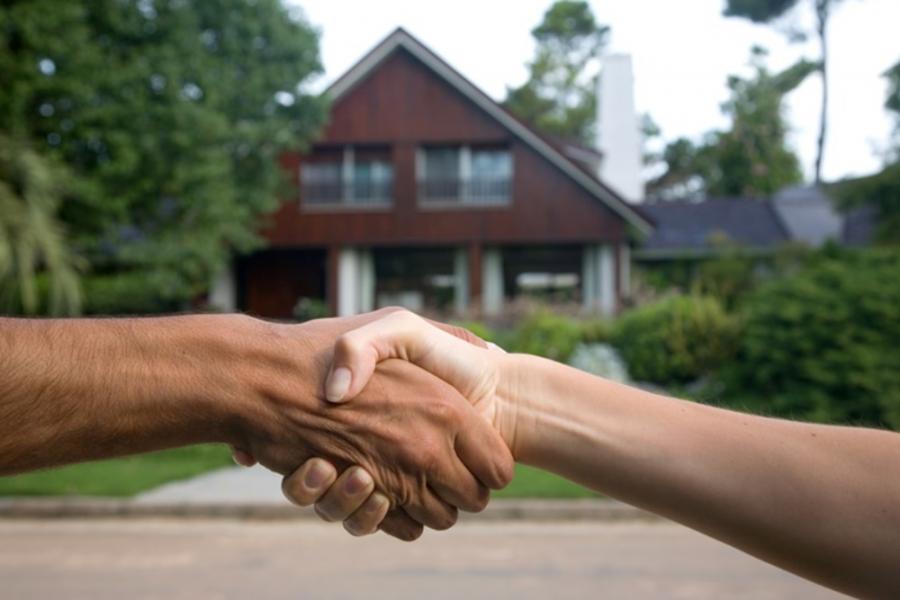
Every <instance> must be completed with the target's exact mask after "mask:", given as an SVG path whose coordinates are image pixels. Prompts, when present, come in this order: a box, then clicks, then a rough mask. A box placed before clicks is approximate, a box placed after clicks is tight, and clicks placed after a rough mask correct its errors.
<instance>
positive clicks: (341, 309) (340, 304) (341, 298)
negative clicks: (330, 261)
mask: <svg viewBox="0 0 900 600" xmlns="http://www.w3.org/2000/svg"><path fill="white" fill-rule="evenodd" d="M374 305H375V261H374V260H373V258H372V251H371V250H369V249H368V248H353V247H344V248H341V249H340V250H339V251H338V259H337V316H339V317H346V316H350V315H356V314H359V313H361V312H368V311H370V310H372V308H373V307H374Z"/></svg>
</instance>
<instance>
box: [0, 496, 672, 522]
mask: <svg viewBox="0 0 900 600" xmlns="http://www.w3.org/2000/svg"><path fill="white" fill-rule="evenodd" d="M73 518H79V519H110V518H112V519H117V518H121V519H135V518H183V519H247V520H305V519H318V518H319V517H318V516H316V514H315V512H313V511H312V510H311V509H309V508H299V507H296V506H292V505H290V504H288V503H287V502H286V501H285V502H283V503H278V504H274V503H262V502H260V503H250V502H247V503H218V504H216V503H200V502H141V501H135V500H132V499H110V498H83V497H77V498H5V499H0V519H73ZM658 519H660V517H658V516H656V515H654V514H652V513H648V512H646V511H643V510H640V509H638V508H635V507H633V506H629V505H627V504H623V503H621V502H616V501H614V500H605V499H590V500H504V499H499V500H494V501H493V502H491V505H490V506H489V507H488V508H487V509H486V510H485V511H484V512H482V513H480V514H477V515H473V514H467V513H461V518H460V520H461V521H463V522H465V521H469V520H478V521H482V522H485V521H633V520H645V521H646V520H658Z"/></svg>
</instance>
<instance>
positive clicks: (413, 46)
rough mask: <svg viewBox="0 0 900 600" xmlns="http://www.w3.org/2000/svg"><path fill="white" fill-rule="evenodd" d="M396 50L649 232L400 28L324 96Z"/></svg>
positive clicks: (340, 92) (623, 205)
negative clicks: (409, 56) (427, 69)
mask: <svg viewBox="0 0 900 600" xmlns="http://www.w3.org/2000/svg"><path fill="white" fill-rule="evenodd" d="M399 49H403V50H406V51H407V52H409V53H410V54H411V55H413V56H414V57H415V58H417V59H418V60H419V61H420V62H421V63H422V64H424V65H425V66H426V67H427V68H429V69H430V70H431V71H432V72H433V73H435V74H436V75H437V76H439V77H440V78H442V79H443V80H444V81H446V82H447V83H448V84H449V85H450V86H452V87H453V88H455V89H456V90H457V91H458V92H459V93H461V94H462V95H463V96H464V97H466V98H468V99H469V100H470V101H472V102H474V103H475V104H476V105H477V106H478V107H479V108H481V109H482V110H483V111H484V112H485V113H487V114H488V115H489V116H491V117H492V118H493V119H494V120H495V121H497V122H498V123H499V124H500V125H501V126H503V127H504V128H505V129H507V130H508V131H509V132H510V133H512V134H513V135H515V136H516V137H517V138H519V139H520V140H521V141H522V142H523V143H525V144H526V145H528V146H530V147H531V148H532V149H533V150H535V151H536V152H537V153H538V154H540V155H541V156H543V157H544V158H545V159H546V160H548V161H549V162H550V163H552V164H553V165H554V166H555V167H557V168H558V169H559V170H560V171H562V172H563V173H564V174H565V175H567V176H568V177H569V178H571V179H572V180H574V181H575V182H576V183H578V184H579V185H580V186H581V187H582V188H584V189H585V190H586V191H588V192H589V193H590V194H591V195H592V196H594V197H595V198H597V199H598V200H599V201H600V202H602V203H603V204H604V205H605V206H607V207H608V208H610V209H611V210H612V211H613V212H615V213H616V214H618V215H619V216H620V217H622V219H624V220H625V221H626V222H627V223H629V224H630V225H632V226H633V227H634V228H635V229H637V230H638V231H639V232H641V233H643V234H645V235H647V234H650V232H651V231H652V230H653V227H652V225H651V224H650V222H649V221H647V219H645V218H644V217H643V216H642V215H641V214H639V213H638V212H637V211H635V210H634V208H633V207H632V206H630V205H629V204H628V203H627V202H625V200H623V199H622V198H621V197H620V196H619V195H618V194H616V193H615V192H614V191H613V190H611V189H610V188H609V187H608V186H606V185H605V184H604V183H603V182H601V181H600V180H598V179H597V178H595V177H592V176H591V175H589V174H588V173H586V172H585V171H584V170H582V169H580V168H579V167H577V166H576V165H575V164H574V163H573V162H572V161H571V160H570V159H569V158H567V157H566V156H564V155H563V154H562V153H561V152H560V151H559V149H557V148H556V147H554V146H553V145H552V144H550V143H548V142H547V141H546V140H545V139H544V138H542V137H541V136H540V135H539V134H537V133H536V132H534V131H532V130H531V129H530V128H529V127H528V126H527V125H525V124H524V123H522V122H521V121H519V120H518V119H516V118H515V117H513V116H512V115H511V114H510V113H508V112H507V111H506V110H505V109H504V108H503V107H501V106H500V105H499V104H497V103H496V102H495V101H494V100H492V99H491V98H490V96H488V95H487V94H485V93H484V92H483V91H481V90H480V89H479V88H478V87H477V86H475V84H473V83H472V82H470V81H469V80H468V79H466V78H465V77H463V76H462V75H461V74H459V73H458V72H457V71H456V70H455V69H453V67H451V66H450V65H448V64H447V63H446V62H444V60H443V59H442V58H441V57H439V56H438V55H437V54H435V53H434V52H433V51H432V50H430V49H429V48H427V47H426V46H425V45H424V44H422V42H420V41H419V40H417V39H416V38H415V37H413V36H412V35H410V34H409V33H407V32H406V31H405V30H404V29H403V28H397V29H396V30H394V32H393V33H391V34H390V35H389V36H388V37H386V38H385V39H384V40H383V41H382V42H381V43H379V44H378V45H377V46H375V48H373V49H372V50H371V51H369V53H368V54H366V55H365V56H364V57H362V58H361V59H360V60H359V62H357V63H356V64H355V65H353V66H352V67H351V68H350V70H348V71H347V72H346V73H344V74H343V75H342V76H341V77H339V78H338V79H337V80H336V81H335V82H334V83H332V84H331V85H330V86H329V87H328V89H327V90H326V93H327V94H328V95H329V96H330V97H331V99H332V100H333V101H337V100H339V99H340V98H341V97H342V96H344V94H346V93H347V92H349V91H350V90H352V89H353V88H354V87H355V86H356V84H357V83H359V82H361V81H362V80H363V79H365V78H366V77H367V76H368V75H369V74H370V73H371V72H372V71H373V70H374V69H376V68H377V67H378V66H379V65H380V64H381V63H382V62H384V60H385V59H387V58H388V57H389V56H390V55H391V54H393V53H394V52H395V51H397V50H399Z"/></svg>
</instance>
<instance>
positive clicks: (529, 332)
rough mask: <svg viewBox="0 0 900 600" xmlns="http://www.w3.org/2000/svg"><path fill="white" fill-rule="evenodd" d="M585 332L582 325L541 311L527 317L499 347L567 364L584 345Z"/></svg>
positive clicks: (503, 339) (567, 318) (501, 341)
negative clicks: (576, 349)
mask: <svg viewBox="0 0 900 600" xmlns="http://www.w3.org/2000/svg"><path fill="white" fill-rule="evenodd" d="M581 339H582V328H581V326H580V325H579V323H578V321H576V320H574V319H572V318H569V317H564V316H560V315H555V314H553V313H551V312H549V311H547V310H539V311H537V312H535V313H533V314H531V315H530V316H528V317H526V318H525V319H524V320H523V321H522V323H521V324H520V325H519V326H518V327H517V328H516V329H515V330H514V331H512V332H511V333H510V334H509V336H508V338H502V339H500V340H499V342H498V343H500V345H501V346H502V347H503V348H504V349H506V350H507V351H509V352H524V353H527V354H537V355H538V356H544V357H546V358H550V359H553V360H558V361H560V362H566V361H567V360H569V357H570V356H571V355H572V352H573V351H574V350H575V346H577V345H578V343H579V342H581Z"/></svg>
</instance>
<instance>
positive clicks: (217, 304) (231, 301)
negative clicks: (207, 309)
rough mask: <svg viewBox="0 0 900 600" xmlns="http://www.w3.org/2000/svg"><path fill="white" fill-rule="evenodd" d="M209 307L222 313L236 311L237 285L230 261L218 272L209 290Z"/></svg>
mask: <svg viewBox="0 0 900 600" xmlns="http://www.w3.org/2000/svg"><path fill="white" fill-rule="evenodd" d="M208 301H209V305H210V306H211V307H213V308H215V309H216V310H220V311H222V312H234V311H235V310H237V285H236V283H235V277H234V265H233V264H232V263H231V260H229V261H228V264H227V265H225V267H224V268H223V269H222V270H221V271H219V274H218V275H216V277H215V278H214V279H213V281H212V285H211V286H210V288H209V300H208Z"/></svg>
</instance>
